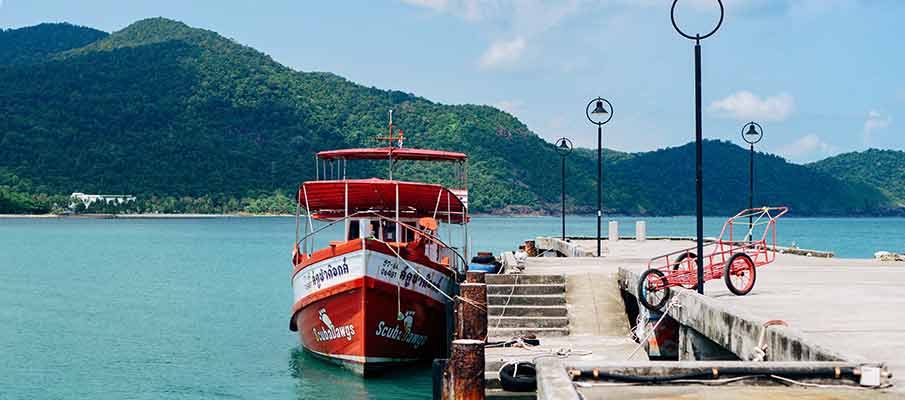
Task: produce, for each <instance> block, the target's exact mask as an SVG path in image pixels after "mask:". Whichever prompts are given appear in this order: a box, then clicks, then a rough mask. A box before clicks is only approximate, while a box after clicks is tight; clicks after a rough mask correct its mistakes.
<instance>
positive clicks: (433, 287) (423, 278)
mask: <svg viewBox="0 0 905 400" xmlns="http://www.w3.org/2000/svg"><path fill="white" fill-rule="evenodd" d="M371 240H373V241H375V242H379V243H383V244H384V245H386V247H387V248H388V249H390V251H392V252H393V254H395V255H396V259H397V260H402V262H403V263H404V264H405V265H406V267H407V268H408V269H410V270H412V272H414V273H415V275H418V277H419V278H421V279H422V280H424V281H425V282H427V284H428V285H429V286H430V287H431V288H432V289H434V290H436V291H437V292H439V293H440V294H441V295H443V297H446V298H447V299H449V301H456V299H454V298H452V297H450V295H448V294H447V293H446V292H444V291H443V289H440V288H439V287H437V285H435V284H434V283H433V282H431V281H430V279H427V278H426V277H425V276H424V275H421V272H418V269H416V268H415V267H413V266H412V264H409V262H408V260H406V259H405V258H402V255H401V254H399V252H398V251H396V249H394V248H393V246H390V244H389V243H387V242H384V241H383V240H380V239H376V238H374V239H371ZM397 286H398V284H397Z"/></svg>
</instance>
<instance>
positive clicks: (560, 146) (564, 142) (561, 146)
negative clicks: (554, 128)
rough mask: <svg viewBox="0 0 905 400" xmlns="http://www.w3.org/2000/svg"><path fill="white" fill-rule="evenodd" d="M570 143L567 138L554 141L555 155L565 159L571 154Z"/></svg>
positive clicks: (571, 146)
mask: <svg viewBox="0 0 905 400" xmlns="http://www.w3.org/2000/svg"><path fill="white" fill-rule="evenodd" d="M573 147H574V146H573V145H572V141H571V140H569V138H567V137H561V138H559V139H556V153H558V154H559V156H560V157H565V156H567V155H569V153H571V152H572V148H573Z"/></svg>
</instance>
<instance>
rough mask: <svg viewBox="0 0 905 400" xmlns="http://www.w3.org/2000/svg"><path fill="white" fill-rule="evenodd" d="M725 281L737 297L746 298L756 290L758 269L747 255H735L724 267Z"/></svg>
mask: <svg viewBox="0 0 905 400" xmlns="http://www.w3.org/2000/svg"><path fill="white" fill-rule="evenodd" d="M723 280H724V281H726V287H727V288H728V289H729V291H730V292H732V293H733V294H735V295H736V296H744V295H746V294H748V292H750V291H751V289H754V281H755V280H757V268H756V267H755V265H754V261H752V260H751V257H748V255H747V254H745V253H735V254H733V255H732V257H729V261H727V262H726V265H725V266H724V267H723Z"/></svg>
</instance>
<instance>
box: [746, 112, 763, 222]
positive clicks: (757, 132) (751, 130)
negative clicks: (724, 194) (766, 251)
mask: <svg viewBox="0 0 905 400" xmlns="http://www.w3.org/2000/svg"><path fill="white" fill-rule="evenodd" d="M763 138H764V128H763V127H762V126H760V124H758V123H757V122H754V121H751V122H749V123H747V124H745V126H743V127H742V140H744V141H745V142H746V143H748V144H749V145H750V148H751V151H750V157H749V159H748V161H749V162H748V208H749V209H751V208H754V144H755V143H757V142H760V140H761V139H763ZM749 212H750V211H749ZM753 232H754V216H753V215H749V216H748V238H747V240H751V235H752V234H753Z"/></svg>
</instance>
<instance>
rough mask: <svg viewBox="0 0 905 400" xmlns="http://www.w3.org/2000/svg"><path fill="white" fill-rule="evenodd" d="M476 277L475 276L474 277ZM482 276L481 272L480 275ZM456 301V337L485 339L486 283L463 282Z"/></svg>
mask: <svg viewBox="0 0 905 400" xmlns="http://www.w3.org/2000/svg"><path fill="white" fill-rule="evenodd" d="M476 278H477V277H476ZM480 278H481V279H483V278H484V276H483V274H481V276H480ZM459 296H460V297H461V298H460V299H458V300H457V301H456V339H474V340H480V341H482V342H483V341H484V340H486V339H487V285H486V284H483V283H468V282H466V283H463V284H461V285H460V286H459Z"/></svg>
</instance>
